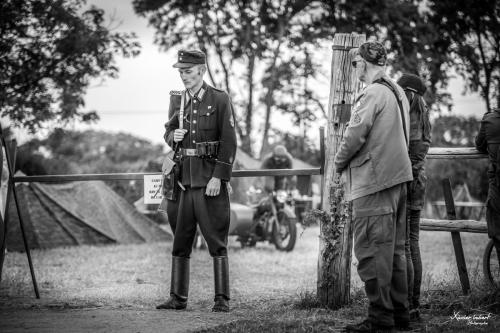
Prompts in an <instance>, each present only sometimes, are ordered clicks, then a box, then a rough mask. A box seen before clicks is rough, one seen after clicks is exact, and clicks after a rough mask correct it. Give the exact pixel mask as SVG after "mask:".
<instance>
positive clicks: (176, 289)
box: [157, 50, 236, 312]
mask: <svg viewBox="0 0 500 333" xmlns="http://www.w3.org/2000/svg"><path fill="white" fill-rule="evenodd" d="M174 67H175V68H178V69H179V73H180V76H181V79H182V81H183V83H184V86H185V88H186V90H185V91H182V92H180V93H174V94H172V96H171V97H170V106H169V107H170V110H171V111H172V110H174V111H173V112H169V113H173V117H172V118H171V119H170V120H169V121H168V122H167V123H166V124H165V129H166V131H165V135H164V138H165V141H166V142H167V144H168V145H169V146H170V147H172V148H173V149H176V150H177V151H178V153H179V154H180V156H181V161H180V162H179V163H180V165H179V167H180V186H181V187H182V189H181V190H180V194H179V197H178V199H177V201H169V202H168V204H167V205H168V206H171V207H167V212H169V215H170V216H172V215H175V213H177V216H173V218H172V219H173V221H172V222H171V223H172V224H171V225H172V228H173V230H172V231H173V233H174V243H173V247H172V275H171V284H170V298H169V299H168V300H167V301H166V302H165V303H163V304H161V305H159V306H157V308H158V309H176V310H180V309H185V308H186V306H187V298H188V290H189V258H190V255H191V250H192V244H193V241H194V237H195V233H196V227H197V225H198V226H199V228H200V230H201V233H202V234H203V237H204V238H205V240H206V242H207V246H208V250H209V252H210V255H211V256H212V257H213V265H214V279H215V299H214V301H215V304H214V306H213V308H212V311H222V312H227V311H229V264H228V257H227V236H228V231H229V218H230V207H229V193H228V187H227V183H228V182H229V180H230V178H231V173H232V167H233V162H234V157H235V154H236V132H235V128H234V126H235V124H234V111H233V106H232V104H231V101H230V99H229V96H228V94H227V93H226V92H224V91H222V90H219V89H216V88H214V87H211V86H209V85H208V84H206V83H205V82H204V81H203V75H204V74H205V72H206V56H205V54H204V53H203V52H202V51H199V50H180V51H179V52H178V61H177V63H176V64H175V65H174ZM181 104H183V106H184V107H183V111H184V115H183V117H182V119H180V118H179V114H180V113H181V112H180V110H181V108H182V106H181ZM180 122H182V123H183V126H182V129H181V128H180V126H179V125H180ZM170 216H169V217H170Z"/></svg>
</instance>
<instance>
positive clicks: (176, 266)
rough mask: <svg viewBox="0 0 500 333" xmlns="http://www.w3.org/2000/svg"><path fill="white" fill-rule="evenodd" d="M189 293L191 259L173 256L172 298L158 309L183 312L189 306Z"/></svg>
mask: <svg viewBox="0 0 500 333" xmlns="http://www.w3.org/2000/svg"><path fill="white" fill-rule="evenodd" d="M188 291H189V258H184V257H175V256H172V276H171V278H170V298H169V299H168V301H166V302H165V303H162V304H160V305H158V306H157V307H156V308H157V309H170V310H183V309H185V308H186V306H187V299H188Z"/></svg>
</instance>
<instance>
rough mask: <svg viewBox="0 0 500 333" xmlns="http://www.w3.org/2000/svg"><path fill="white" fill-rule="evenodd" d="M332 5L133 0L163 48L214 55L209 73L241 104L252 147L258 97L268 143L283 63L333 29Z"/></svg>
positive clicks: (245, 145)
mask: <svg viewBox="0 0 500 333" xmlns="http://www.w3.org/2000/svg"><path fill="white" fill-rule="evenodd" d="M329 6H330V5H328V4H327V3H321V2H319V1H291V0H288V1H279V2H278V1H256V0H254V1H243V0H233V1H222V0H211V1H190V2H186V1H175V0H163V1H155V0H134V7H135V10H136V12H137V13H138V14H139V15H142V16H147V17H148V18H149V21H150V23H151V24H152V25H153V26H154V27H155V28H156V30H157V33H156V42H157V43H158V44H159V45H161V46H162V47H163V48H164V49H169V48H171V47H174V46H196V47H199V48H201V49H202V50H203V51H205V52H207V53H208V54H209V55H210V56H211V57H210V58H211V59H213V60H212V61H210V62H209V71H208V74H209V78H210V80H211V81H212V82H213V83H221V84H220V85H219V86H221V87H222V88H223V89H225V90H227V91H228V92H229V94H230V95H231V96H232V98H233V100H234V101H235V103H236V104H237V105H238V107H239V108H238V109H239V110H238V111H239V112H238V126H237V131H238V134H239V137H240V139H241V148H242V149H243V150H244V151H246V152H248V153H251V140H250V135H251V134H252V132H253V130H254V127H253V125H254V124H253V119H254V115H255V110H256V109H258V107H257V106H256V103H255V101H256V100H257V99H258V98H259V99H260V101H261V102H262V103H263V108H264V119H265V124H264V126H263V131H262V133H263V134H262V135H263V141H264V142H263V145H265V143H266V141H267V133H268V130H269V127H270V125H269V119H270V115H271V112H272V111H273V110H275V109H276V108H275V104H276V100H275V92H276V91H277V90H278V87H279V84H280V81H281V79H282V76H281V75H282V74H283V71H282V69H283V68H284V66H286V65H287V64H288V63H289V62H290V58H291V56H293V55H296V54H303V53H304V50H307V48H308V47H309V48H310V47H312V46H318V45H319V44H318V43H319V42H320V41H321V39H324V38H327V37H328V36H330V35H331V34H332V32H333V30H332V24H331V23H328V24H325V22H329V20H330V19H331V14H330V13H331V10H330V7H329ZM259 80H260V82H259Z"/></svg>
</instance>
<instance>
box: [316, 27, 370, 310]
mask: <svg viewBox="0 0 500 333" xmlns="http://www.w3.org/2000/svg"><path fill="white" fill-rule="evenodd" d="M364 41H365V35H358V34H354V33H352V34H335V36H334V41H333V47H332V49H333V55H332V71H331V84H330V100H329V104H328V127H327V135H326V145H325V146H326V156H325V166H324V169H323V170H324V187H323V197H324V200H323V204H322V210H323V213H322V216H321V218H320V237H319V239H320V244H319V248H320V254H319V258H318V283H317V295H318V298H319V300H320V302H321V303H322V304H323V305H326V306H327V307H329V308H332V309H335V308H339V307H341V306H342V305H345V304H347V303H348V302H349V296H350V295H349V293H350V285H351V281H350V280H351V252H352V230H351V205H350V204H349V203H347V202H346V201H345V200H344V194H343V191H342V186H338V184H337V185H336V184H335V182H334V177H335V165H334V159H335V154H336V152H337V149H338V147H339V145H340V142H341V141H342V137H343V135H344V131H345V129H346V123H347V122H348V121H349V118H350V112H351V106H352V103H353V102H354V98H355V94H356V92H357V90H358V88H359V84H358V80H357V77H356V75H355V73H354V71H353V70H352V65H351V61H352V58H353V52H350V50H351V49H353V48H355V47H358V46H359V45H361V44H362V43H363V42H364Z"/></svg>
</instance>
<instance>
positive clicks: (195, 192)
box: [167, 183, 230, 258]
mask: <svg viewBox="0 0 500 333" xmlns="http://www.w3.org/2000/svg"><path fill="white" fill-rule="evenodd" d="M205 190H206V188H205V187H199V188H190V187H187V188H186V190H185V191H181V192H180V196H179V198H178V200H177V201H170V202H169V203H168V206H167V213H168V215H169V223H170V226H171V228H172V232H173V234H174V245H173V248H172V255H173V256H176V257H186V258H189V257H190V255H191V251H192V246H193V241H194V236H195V234H196V226H197V225H199V227H200V231H201V233H202V235H203V237H204V238H205V241H206V242H207V246H208V251H209V252H210V255H211V256H212V257H214V256H227V236H228V232H229V220H230V209H229V195H228V193H227V187H226V185H225V184H224V183H223V184H221V190H220V194H219V195H217V196H214V197H212V196H206V195H205ZM174 217H175V218H174Z"/></svg>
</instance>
